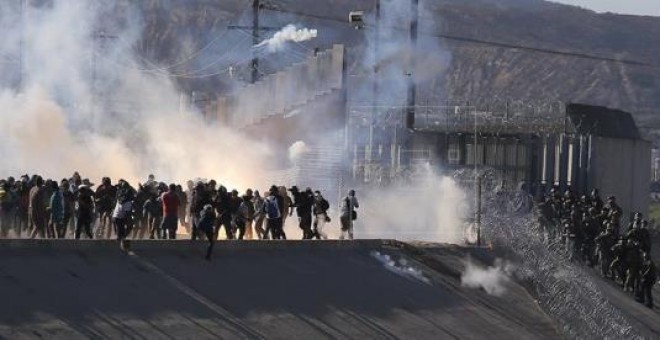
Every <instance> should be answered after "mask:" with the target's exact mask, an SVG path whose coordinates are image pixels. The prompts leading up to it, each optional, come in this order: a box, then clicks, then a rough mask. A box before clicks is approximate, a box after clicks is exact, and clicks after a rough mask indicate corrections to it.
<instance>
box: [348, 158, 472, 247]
mask: <svg viewBox="0 0 660 340" xmlns="http://www.w3.org/2000/svg"><path fill="white" fill-rule="evenodd" d="M358 196H359V197H360V195H359V193H358ZM361 197H362V201H361V202H360V204H361V206H360V208H359V209H357V210H358V219H359V220H358V222H356V227H355V232H356V234H357V235H359V237H366V238H393V239H398V240H426V241H436V242H446V243H459V244H462V243H464V241H465V237H464V227H463V221H464V220H465V214H466V213H467V210H468V209H467V207H468V203H467V195H466V193H465V192H464V191H463V190H462V189H461V188H460V187H459V186H458V184H457V183H456V182H455V181H454V180H453V179H452V178H451V177H447V176H441V175H438V174H436V173H435V172H434V171H432V170H431V168H430V166H428V165H427V166H426V167H425V168H424V169H423V170H422V171H421V172H420V173H417V174H415V176H414V179H413V182H411V183H406V184H403V185H396V186H393V187H388V188H385V189H374V190H370V191H369V192H366V193H364V195H362V196H361Z"/></svg>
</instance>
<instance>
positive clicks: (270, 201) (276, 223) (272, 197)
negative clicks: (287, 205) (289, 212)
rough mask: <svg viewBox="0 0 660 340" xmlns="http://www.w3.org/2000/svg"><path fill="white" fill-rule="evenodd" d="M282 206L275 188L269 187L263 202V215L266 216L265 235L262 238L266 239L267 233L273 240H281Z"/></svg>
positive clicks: (282, 203) (280, 198)
mask: <svg viewBox="0 0 660 340" xmlns="http://www.w3.org/2000/svg"><path fill="white" fill-rule="evenodd" d="M282 206H284V202H283V199H282V197H281V196H280V195H278V190H277V187H276V186H274V185H273V186H272V187H270V190H269V195H268V197H266V199H265V201H264V211H263V212H264V215H265V216H266V233H265V236H264V238H267V237H268V231H270V232H271V234H272V235H273V239H274V240H279V239H282V236H283V230H282V215H283V214H282V211H281V208H280V207H282Z"/></svg>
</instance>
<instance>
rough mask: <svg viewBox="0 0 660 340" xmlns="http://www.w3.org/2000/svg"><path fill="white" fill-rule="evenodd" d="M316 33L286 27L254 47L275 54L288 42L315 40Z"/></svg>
mask: <svg viewBox="0 0 660 340" xmlns="http://www.w3.org/2000/svg"><path fill="white" fill-rule="evenodd" d="M317 35H318V31H317V30H315V29H309V28H297V27H296V26H295V25H291V24H290V25H286V26H284V28H282V29H281V30H279V31H277V32H276V33H275V34H274V35H273V37H272V38H270V39H266V40H264V41H262V42H260V43H259V44H257V45H256V46H254V47H255V48H258V47H265V48H267V49H268V51H270V52H277V51H279V50H281V49H282V48H284V45H285V43H287V42H289V41H293V42H303V41H307V40H310V39H314V38H316V36H317Z"/></svg>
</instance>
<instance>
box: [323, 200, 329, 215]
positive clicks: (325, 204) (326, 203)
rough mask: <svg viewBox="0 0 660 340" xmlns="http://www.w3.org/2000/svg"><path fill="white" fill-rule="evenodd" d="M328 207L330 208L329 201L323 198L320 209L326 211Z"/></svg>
mask: <svg viewBox="0 0 660 340" xmlns="http://www.w3.org/2000/svg"><path fill="white" fill-rule="evenodd" d="M328 209H330V203H328V200H326V199H325V198H324V199H323V200H322V201H321V210H323V211H324V212H325V211H328Z"/></svg>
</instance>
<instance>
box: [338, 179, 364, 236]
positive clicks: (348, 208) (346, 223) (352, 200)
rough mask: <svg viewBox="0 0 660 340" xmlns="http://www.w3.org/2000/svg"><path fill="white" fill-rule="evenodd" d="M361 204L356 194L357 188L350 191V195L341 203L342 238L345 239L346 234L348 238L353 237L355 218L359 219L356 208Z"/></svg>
mask: <svg viewBox="0 0 660 340" xmlns="http://www.w3.org/2000/svg"><path fill="white" fill-rule="evenodd" d="M359 207H360V204H359V203H358V200H357V197H356V196H355V190H351V191H349V192H348V196H346V197H344V199H343V200H342V205H341V214H340V215H339V220H340V222H341V236H339V239H340V240H343V239H344V237H345V236H346V235H348V239H349V240H352V239H353V225H354V224H355V220H357V212H356V211H355V209H356V208H359Z"/></svg>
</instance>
